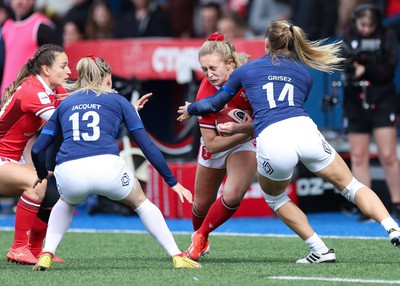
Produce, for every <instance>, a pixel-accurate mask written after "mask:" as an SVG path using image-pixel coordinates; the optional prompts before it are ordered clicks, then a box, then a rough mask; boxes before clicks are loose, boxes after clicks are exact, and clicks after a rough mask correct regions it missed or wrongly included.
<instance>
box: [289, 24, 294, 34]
mask: <svg viewBox="0 0 400 286" xmlns="http://www.w3.org/2000/svg"><path fill="white" fill-rule="evenodd" d="M289 31H290V32H292V33H293V25H292V24H290V26H289Z"/></svg>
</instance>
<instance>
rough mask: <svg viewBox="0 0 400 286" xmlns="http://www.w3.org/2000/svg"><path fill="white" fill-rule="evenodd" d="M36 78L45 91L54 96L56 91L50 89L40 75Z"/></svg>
mask: <svg viewBox="0 0 400 286" xmlns="http://www.w3.org/2000/svg"><path fill="white" fill-rule="evenodd" d="M36 78H37V79H38V80H39V81H40V83H41V84H42V85H43V87H44V89H45V90H46V93H47V94H54V91H53V90H51V89H50V87H49V86H48V85H47V84H46V83H45V82H44V80H43V79H42V78H41V76H40V75H38V74H37V75H36Z"/></svg>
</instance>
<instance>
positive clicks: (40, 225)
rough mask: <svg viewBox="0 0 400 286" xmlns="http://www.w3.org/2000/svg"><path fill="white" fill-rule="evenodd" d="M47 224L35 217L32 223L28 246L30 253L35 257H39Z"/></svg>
mask: <svg viewBox="0 0 400 286" xmlns="http://www.w3.org/2000/svg"><path fill="white" fill-rule="evenodd" d="M46 231H47V223H46V222H44V221H43V220H41V219H40V218H39V217H38V216H36V218H35V220H34V221H33V224H32V228H31V233H30V235H29V244H30V246H31V252H32V254H33V255H35V256H39V254H40V253H41V252H42V246H43V240H44V238H45V237H46Z"/></svg>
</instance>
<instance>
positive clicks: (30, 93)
mask: <svg viewBox="0 0 400 286" xmlns="http://www.w3.org/2000/svg"><path fill="white" fill-rule="evenodd" d="M21 92H22V93H23V97H22V98H23V99H22V101H21V109H22V111H24V112H26V113H33V114H35V115H36V116H38V117H40V115H41V114H42V113H43V112H46V111H49V110H54V109H55V108H54V102H53V100H52V98H51V97H50V96H49V95H48V94H47V93H46V92H44V90H41V89H36V88H32V89H29V90H28V89H26V90H21Z"/></svg>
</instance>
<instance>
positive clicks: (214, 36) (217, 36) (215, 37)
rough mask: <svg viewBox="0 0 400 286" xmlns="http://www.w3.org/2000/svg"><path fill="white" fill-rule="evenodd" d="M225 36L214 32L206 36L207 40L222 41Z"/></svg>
mask: <svg viewBox="0 0 400 286" xmlns="http://www.w3.org/2000/svg"><path fill="white" fill-rule="evenodd" d="M223 40H225V36H224V35H223V34H218V33H214V34H212V35H211V36H209V37H208V39H207V41H223Z"/></svg>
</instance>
